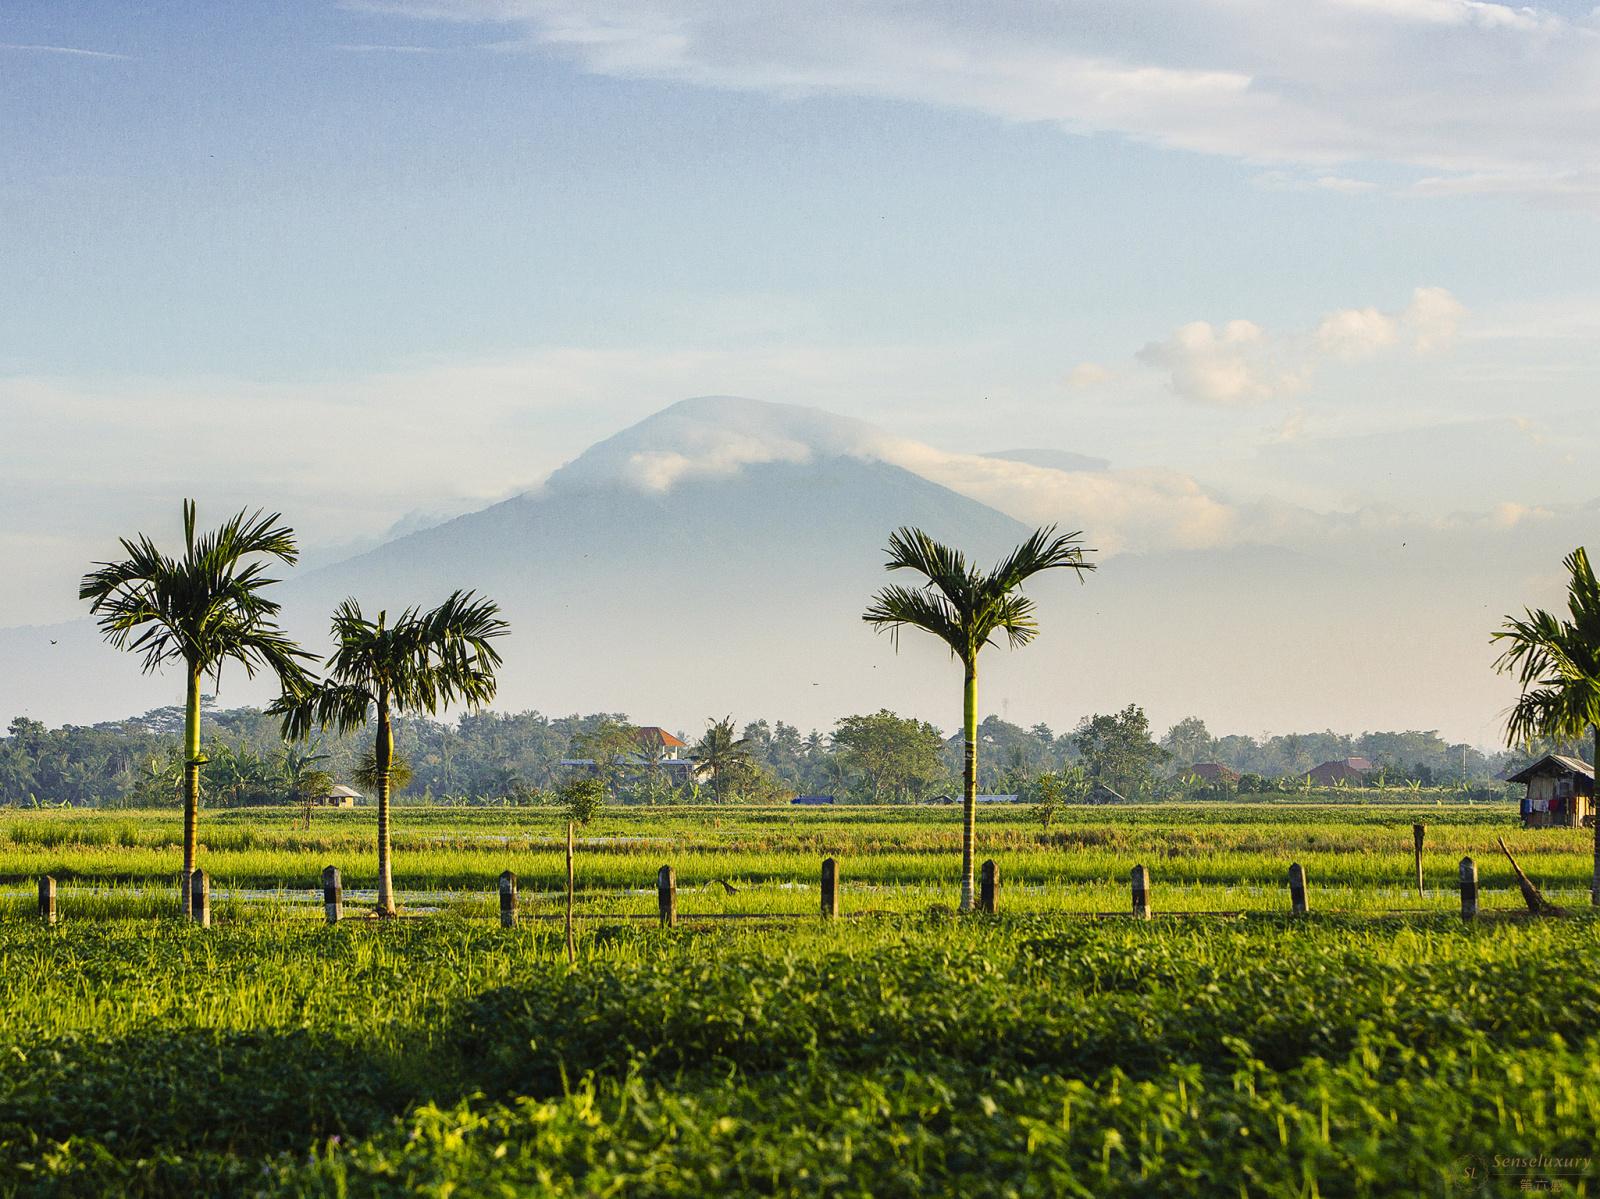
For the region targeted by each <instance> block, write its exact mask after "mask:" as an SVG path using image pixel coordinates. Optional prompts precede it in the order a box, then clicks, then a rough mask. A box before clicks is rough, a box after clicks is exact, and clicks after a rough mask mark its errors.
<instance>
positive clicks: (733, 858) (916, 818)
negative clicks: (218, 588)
mask: <svg viewBox="0 0 1600 1199" xmlns="http://www.w3.org/2000/svg"><path fill="white" fill-rule="evenodd" d="M1413 820H1421V821H1424V822H1425V823H1426V824H1427V850H1426V854H1425V859H1424V872H1425V891H1426V893H1425V895H1424V896H1423V897H1420V898H1419V897H1418V895H1417V893H1416V886H1415V875H1414V867H1413V862H1412V841H1411V824H1412V822H1413ZM295 823H296V820H295V816H294V815H293V814H290V813H286V812H282V811H266V810H261V811H243V812H228V813H224V814H213V813H203V814H202V822H201V833H202V842H203V843H204V846H205V848H204V850H203V853H202V856H201V863H202V865H203V866H204V867H205V868H206V869H207V870H208V871H209V872H210V873H211V875H212V877H213V880H214V881H213V888H214V890H213V896H214V900H213V905H214V906H213V926H212V927H211V928H210V929H201V928H198V927H196V926H195V925H193V924H192V923H188V922H186V921H184V920H182V919H181V918H180V916H179V915H178V913H177V910H176V900H175V888H174V877H175V872H176V868H177V865H178V860H179V855H178V852H177V849H176V841H177V835H178V829H179V824H178V819H177V816H176V815H175V814H173V813H166V812H163V813H126V812H116V813H111V812H95V811H43V812H38V811H0V892H3V893H4V899H3V904H0V1062H4V1063H5V1064H4V1066H3V1068H0V1195H57V1194H64V1195H101V1194H133V1195H167V1194H185V1195H190V1194H206V1195H213V1194H216V1195H339V1196H356V1195H410V1194H425V1195H437V1196H480V1195H481V1196H510V1195H619V1196H626V1195H684V1196H689V1195H710V1194H737V1195H745V1194H749V1195H766V1194H776V1195H895V1196H900V1195H904V1196H913V1195H928V1194H956V1195H973V1196H978V1195H1017V1196H1034V1195H1037V1196H1054V1195H1080V1196H1105V1195H1123V1194H1126V1195H1169V1194H1170V1195H1207V1196H1209V1195H1218V1196H1267V1195H1272V1196H1279V1195H1282V1196H1291V1195H1292V1196H1340V1195H1352V1196H1359V1195H1497V1194H1526V1193H1528V1191H1529V1190H1530V1189H1538V1190H1542V1191H1546V1192H1555V1193H1562V1194H1583V1195H1589V1194H1594V1193H1596V1191H1597V1190H1600V1182H1597V1179H1600V1174H1596V1173H1594V1172H1593V1171H1594V1170H1595V1169H1597V1168H1600V1167H1596V1165H1595V1163H1593V1162H1592V1161H1591V1158H1592V1156H1593V1155H1594V1151H1595V1145H1596V1143H1597V1142H1600V919H1597V918H1596V917H1594V916H1593V915H1592V914H1591V909H1590V906H1589V903H1588V894H1587V885H1588V878H1589V872H1590V869H1591V854H1592V840H1591V837H1592V834H1591V833H1590V832H1587V831H1584V830H1539V831H1523V830H1521V829H1520V828H1517V827H1516V820H1515V812H1514V809H1512V808H1511V807H1510V806H1509V805H1500V804H1496V805H1493V806H1480V807H1465V806H1461V807H1432V806H1430V807H1427V808H1426V809H1410V808H1404V807H1390V806H1382V807H1380V806H1379V805H1337V806H1335V805H1327V806H1316V805H1304V806H1302V805H1291V804H1278V805H1269V804H1260V805H1252V804H1236V805H1227V806H1220V807H1213V808H1200V807H1182V806H1172V805H1152V806H1149V807H1122V808H1095V809H1074V810H1070V811H1068V812H1067V814H1066V815H1065V816H1063V817H1062V818H1060V819H1058V821H1057V822H1056V824H1055V825H1054V826H1053V827H1052V828H1051V829H1050V830H1048V831H1046V830H1044V829H1042V828H1041V827H1040V826H1039V824H1038V823H1037V822H1036V821H1033V820H1031V819H1030V818H1029V813H1028V812H1027V810H1026V809H1006V810H998V811H997V810H984V811H981V812H980V824H979V856H980V859H981V858H983V857H992V858H994V859H995V860H996V861H997V862H998V863H999V864H1000V870H1001V881H1002V890H1001V903H1000V912H999V914H998V915H997V916H992V917H991V916H982V915H973V916H958V915H957V914H955V913H954V911H953V908H954V906H955V901H956V898H957V883H958V878H957V876H958V868H959V811H958V810H957V809H954V808H949V807H931V808H866V807H860V808H857V807H842V808H839V809H835V810H823V811H818V810H805V811H800V810H792V809H787V808H784V809H771V808H765V809H756V808H743V809H741V808H700V809H659V810H647V809H643V810H642V809H629V810H625V811H612V812H607V813H605V814H603V815H602V816H601V817H599V818H598V819H597V820H596V821H594V822H593V823H591V825H590V826H588V827H587V828H584V829H581V830H579V833H578V838H577V839H578V849H577V863H576V876H577V893H576V896H575V908H576V912H577V916H578V920H577V938H576V944H577V952H576V961H575V962H574V963H573V964H571V965H569V964H568V961H567V956H566V951H565V943H564V935H563V929H562V927H561V924H560V920H559V915H560V913H561V912H562V911H563V909H564V904H565V898H564V895H563V894H562V889H563V886H564V880H565V849H564V841H565V823H564V821H563V820H562V819H561V818H560V817H559V816H558V815H557V814H555V813H554V812H551V811H549V810H541V809H509V808H508V809H458V808H452V809H423V808H404V809H397V811H396V842H395V877H396V882H397V885H398V886H399V887H400V889H401V901H402V907H403V909H404V910H405V911H406V912H407V913H408V914H409V915H410V916H412V917H413V918H411V919H402V920H396V921H379V920H370V919H357V918H355V917H359V916H361V914H362V912H361V906H362V900H361V896H360V892H361V890H362V889H363V888H369V887H371V885H372V883H373V875H372V871H373V866H374V861H373V855H374V843H373V829H372V814H371V812H370V811H363V810H360V809H356V810H353V811H337V812H319V813H318V814H317V815H316V816H315V817H314V819H313V823H312V828H311V829H310V830H309V831H308V830H305V829H301V828H297V827H295ZM1500 836H1504V837H1505V839H1506V842H1507V845H1508V846H1509V847H1510V848H1511V850H1512V852H1513V853H1514V854H1516V856H1517V858H1518V861H1519V863H1520V864H1521V865H1522V866H1523V868H1524V869H1525V870H1526V871H1527V872H1528V874H1529V875H1530V876H1531V877H1532V878H1533V879H1534V880H1535V881H1536V882H1537V883H1538V884H1539V885H1540V886H1541V887H1542V888H1543V890H1544V892H1545V894H1546V896H1547V897H1549V898H1551V899H1553V900H1555V901H1556V902H1558V903H1560V904H1561V905H1562V906H1563V907H1564V908H1565V909H1566V914H1565V915H1562V916H1558V917H1549V918H1541V919H1535V918H1530V917H1528V916H1527V915H1526V914H1525V913H1524V912H1523V911H1522V903H1521V900H1520V897H1519V896H1518V894H1517V892H1516V890H1515V887H1514V884H1513V882H1512V878H1511V873H1510V867H1509V865H1508V864H1507V863H1506V861H1505V859H1504V857H1503V856H1501V855H1500V854H1499V850H1498V848H1497V846H1496V838H1498V837H1500ZM829 855H831V856H835V857H837V859H838V860H839V862H840V864H841V873H842V877H843V880H844V890H843V894H842V897H841V908H842V911H843V915H844V916H845V917H847V919H842V920H840V921H837V922H831V921H824V920H822V919H821V918H820V917H819V915H818V914H817V909H818V875H819V869H820V863H821V860H822V858H823V857H824V856H829ZM1464 855H1471V856H1472V857H1474V858H1475V859H1476V860H1477V862H1478V864H1479V875H1480V880H1481V885H1482V887H1483V908H1484V915H1483V917H1482V918H1481V919H1479V920H1478V921H1476V922H1471V923H1468V922H1464V921H1462V920H1461V919H1460V918H1459V916H1458V915H1457V914H1456V913H1457V911H1458V906H1457V895H1456V886H1455V883H1456V863H1457V862H1458V861H1459V859H1460V858H1461V857H1462V856H1464ZM1292 861H1298V862H1300V863H1302V864H1303V865H1304V866H1305V867H1306V870H1307V873H1308V875H1309V877H1310V880H1311V909H1312V910H1311V913H1310V914H1309V915H1308V916H1305V917H1299V918H1296V917H1291V916H1289V915H1288V914H1287V908H1288V896H1287V889H1286V886H1285V881H1284V876H1285V872H1286V870H1287V867H1288V865H1289V863H1290V862H1292ZM669 863H670V864H672V865H673V866H674V867H675V869H676V871H677V874H678V887H679V892H678V907H679V913H680V923H679V925H678V927H676V928H673V929H663V928H660V927H658V926H657V924H656V921H655V919H654V913H655V903H656V901H655V894H654V889H653V884H654V877H655V872H656V870H657V869H658V868H659V867H660V866H661V865H663V864H669ZM1136 863H1142V864H1144V865H1146V866H1147V867H1148V868H1149V869H1150V872H1151V876H1152V885H1153V896H1152V898H1153V905H1154V907H1155V910H1156V917H1157V918H1156V919H1154V920H1152V921H1149V922H1143V921H1135V920H1133V919H1131V918H1130V917H1129V916H1128V914H1127V913H1128V908H1129V896H1128V872H1129V870H1130V869H1131V867H1132V866H1133V865H1134V864H1136ZM328 864H336V865H338V866H339V867H340V868H341V870H342V871H343V874H344V879H345V887H346V901H347V913H348V916H349V917H350V918H347V919H346V920H345V921H344V922H343V923H341V924H340V925H339V926H337V927H329V926H327V925H326V924H325V923H323V921H322V914H321V907H320V903H319V899H320V896H319V894H318V893H317V891H316V890H315V886H316V880H317V876H318V874H319V873H320V871H321V869H322V867H323V866H325V865H328ZM508 868H509V869H512V870H514V871H516V872H517V874H518V875H519V878H520V880H521V887H522V896H523V898H522V911H523V916H524V919H523V921H522V923H521V924H520V926H519V927H517V928H514V929H503V928H501V927H500V926H499V924H498V921H497V919H496V918H495V916H494V911H495V909H494V905H493V886H494V880H495V877H496V876H497V875H498V874H499V873H500V871H502V870H505V869H508ZM45 873H48V874H51V875H53V876H54V877H55V878H57V880H58V884H59V892H58V896H59V899H58V907H59V921H58V923H57V924H56V925H55V926H53V927H46V926H45V925H43V924H42V923H41V922H40V921H39V919H38V918H37V915H36V914H35V904H34V897H33V896H34V891H33V888H34V883H35V880H36V879H37V877H38V876H39V875H41V874H45ZM724 880H725V881H726V882H728V883H729V884H731V885H732V886H733V887H734V888H735V890H734V891H733V892H732V893H730V892H729V891H728V890H727V888H725V887H724V886H723V885H722V883H723V881H724Z"/></svg>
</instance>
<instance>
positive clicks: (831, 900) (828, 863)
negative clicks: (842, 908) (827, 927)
mask: <svg viewBox="0 0 1600 1199" xmlns="http://www.w3.org/2000/svg"><path fill="white" fill-rule="evenodd" d="M822 915H823V917H824V918H826V919H828V920H833V919H836V918H837V917H838V915H839V863H838V862H836V861H834V859H832V858H823V859H822Z"/></svg>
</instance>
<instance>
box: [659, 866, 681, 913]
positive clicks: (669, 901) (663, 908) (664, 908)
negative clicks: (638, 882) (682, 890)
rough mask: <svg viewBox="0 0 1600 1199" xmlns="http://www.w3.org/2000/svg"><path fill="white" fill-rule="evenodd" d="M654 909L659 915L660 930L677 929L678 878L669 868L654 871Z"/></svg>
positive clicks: (664, 867)
mask: <svg viewBox="0 0 1600 1199" xmlns="http://www.w3.org/2000/svg"><path fill="white" fill-rule="evenodd" d="M656 908H657V910H658V911H659V912H660V913H661V927H662V928H676V927H677V924H678V876H677V874H676V872H675V871H674V870H673V869H672V867H671V866H663V867H662V868H661V869H660V870H658V871H656Z"/></svg>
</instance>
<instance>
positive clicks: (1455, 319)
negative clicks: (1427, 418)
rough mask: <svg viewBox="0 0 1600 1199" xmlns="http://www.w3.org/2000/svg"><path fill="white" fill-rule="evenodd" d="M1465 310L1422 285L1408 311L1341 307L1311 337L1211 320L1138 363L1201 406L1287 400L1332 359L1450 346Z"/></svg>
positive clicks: (1179, 332)
mask: <svg viewBox="0 0 1600 1199" xmlns="http://www.w3.org/2000/svg"><path fill="white" fill-rule="evenodd" d="M1466 312H1467V310H1466V307H1465V306H1464V305H1463V304H1462V303H1461V302H1460V301H1459V300H1457V299H1456V298H1455V297H1454V296H1453V295H1451V294H1450V293H1449V292H1448V291H1446V290H1445V289H1444V288H1442V287H1419V288H1417V289H1416V290H1415V291H1414V292H1412V294H1411V302H1410V303H1409V304H1408V305H1407V306H1406V307H1405V309H1404V310H1403V311H1401V312H1397V313H1386V312H1381V311H1379V310H1378V309H1377V308H1341V309H1339V310H1337V311H1335V312H1330V313H1328V314H1327V315H1326V316H1324V317H1323V318H1322V320H1321V321H1320V322H1319V323H1318V325H1317V328H1316V329H1315V331H1314V332H1312V333H1311V334H1309V335H1302V334H1296V333H1287V334H1269V333H1268V332H1267V331H1266V330H1264V329H1263V328H1262V327H1261V326H1260V325H1258V324H1256V323H1255V322H1253V321H1247V320H1233V321H1229V322H1228V323H1227V324H1225V325H1223V326H1222V327H1221V328H1220V329H1217V328H1214V327H1213V326H1212V325H1211V324H1210V323H1209V322H1207V321H1191V322H1190V323H1189V324H1186V325H1180V326H1179V327H1178V328H1177V329H1175V330H1173V332H1172V333H1171V334H1170V335H1169V336H1167V337H1166V338H1165V339H1163V340H1161V341H1156V342H1151V343H1150V344H1149V345H1147V346H1145V347H1144V349H1142V350H1140V351H1139V352H1138V354H1137V355H1136V357H1137V358H1138V360H1139V361H1140V362H1142V363H1144V364H1145V365H1146V366H1152V367H1156V368H1157V369H1159V370H1162V371H1165V372H1167V375H1168V381H1169V383H1170V385H1171V387H1172V390H1173V391H1174V392H1176V393H1177V394H1178V395H1180V396H1182V397H1184V398H1185V399H1189V400H1195V401H1197V402H1199V403H1202V404H1214V405H1219V406H1224V407H1228V406H1242V405H1249V404H1259V403H1264V402H1266V401H1268V400H1277V399H1282V398H1284V397H1286V396H1290V395H1293V394H1295V393H1296V392H1298V391H1300V390H1302V389H1303V388H1305V387H1306V386H1307V385H1308V384H1309V383H1310V381H1311V378H1312V376H1313V374H1314V373H1315V371H1316V370H1317V368H1318V367H1319V366H1320V365H1321V364H1322V363H1324V362H1326V361H1328V360H1344V361H1353V360H1357V359H1363V358H1370V357H1372V356H1373V355H1375V354H1378V353H1380V352H1382V351H1385V350H1388V349H1390V348H1391V347H1394V346H1396V345H1398V344H1399V343H1400V340H1401V337H1402V335H1403V336H1404V337H1405V338H1406V339H1407V341H1408V342H1409V345H1410V347H1411V349H1413V350H1414V351H1415V352H1417V353H1419V354H1423V353H1431V352H1433V351H1437V350H1442V349H1445V348H1447V347H1448V346H1449V345H1450V344H1451V342H1452V341H1454V339H1455V335H1456V332H1457V330H1458V328H1459V327H1460V324H1461V321H1462V320H1463V319H1464V318H1465V316H1466Z"/></svg>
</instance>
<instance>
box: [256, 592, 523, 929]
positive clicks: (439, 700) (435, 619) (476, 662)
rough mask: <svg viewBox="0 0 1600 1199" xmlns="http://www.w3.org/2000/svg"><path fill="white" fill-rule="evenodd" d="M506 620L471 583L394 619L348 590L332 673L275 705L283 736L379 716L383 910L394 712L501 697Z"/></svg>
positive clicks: (376, 780)
mask: <svg viewBox="0 0 1600 1199" xmlns="http://www.w3.org/2000/svg"><path fill="white" fill-rule="evenodd" d="M508 628H509V626H507V624H506V622H505V621H503V620H501V619H500V609H499V606H498V605H496V604H495V603H493V602H492V601H490V600H487V599H476V598H474V596H473V593H472V592H470V591H467V592H461V591H456V592H453V593H452V594H451V596H450V598H449V599H447V600H445V602H444V603H442V604H440V605H439V606H438V607H437V608H434V609H432V610H431V611H427V612H421V611H419V610H418V609H416V608H407V609H406V610H405V611H404V612H402V613H401V614H400V616H399V619H397V620H395V621H393V622H391V621H390V620H389V618H388V613H387V612H379V613H378V616H377V619H375V620H369V619H367V617H366V616H365V615H364V614H363V613H362V611H361V605H360V604H358V603H357V602H356V601H355V600H353V599H347V600H345V601H344V602H343V603H342V604H340V605H339V607H338V608H337V609H336V610H335V611H334V614H333V639H334V641H335V643H336V644H337V647H338V648H336V649H335V650H334V651H333V653H332V654H330V655H329V657H328V661H327V678H326V679H325V680H324V681H322V682H319V683H317V684H315V685H314V686H311V687H309V688H306V689H303V690H302V691H300V692H299V693H296V694H286V695H284V696H283V698H282V699H280V700H279V701H278V702H277V703H276V704H274V705H273V706H272V707H271V708H269V709H268V711H269V712H271V713H272V714H273V715H275V716H278V717H281V718H282V720H283V732H284V736H286V737H289V738H291V739H295V740H298V739H300V738H303V737H307V736H309V735H310V734H311V731H312V729H314V728H322V729H326V728H329V727H332V728H335V729H337V730H338V731H339V732H341V733H349V732H354V731H355V730H356V729H359V728H363V727H364V726H366V725H367V724H368V723H369V722H372V721H374V720H375V721H376V723H377V730H376V733H377V736H376V742H375V744H374V747H373V757H372V782H373V784H374V786H373V790H375V791H376V792H377V796H378V911H379V913H380V914H381V915H385V916H392V915H394V912H395V906H394V885H393V882H392V879H391V872H390V863H389V859H390V852H389V850H390V846H389V793H390V790H391V787H392V784H393V781H394V779H393V771H394V723H393V720H394V717H395V716H396V715H399V714H401V713H408V712H412V713H425V714H427V715H434V714H436V713H438V712H440V711H442V710H443V709H445V708H447V707H449V706H450V704H452V703H454V702H456V701H457V700H461V701H463V702H465V703H467V704H469V705H471V706H474V707H475V706H477V705H478V704H483V703H487V702H488V701H489V700H491V699H493V698H494V693H495V677H494V672H495V668H496V667H497V666H499V665H500V654H499V653H498V652H497V651H496V650H495V648H494V645H493V641H494V639H495V638H497V637H502V636H504V635H505V634H506V632H507V631H508Z"/></svg>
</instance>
